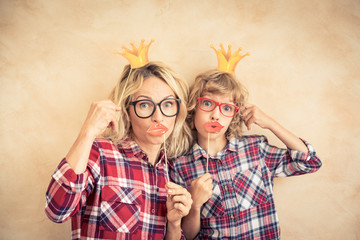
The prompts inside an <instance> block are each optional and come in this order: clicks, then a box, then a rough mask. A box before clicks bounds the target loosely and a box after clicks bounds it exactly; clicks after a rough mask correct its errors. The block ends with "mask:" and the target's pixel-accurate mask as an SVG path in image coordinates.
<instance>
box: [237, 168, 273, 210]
mask: <svg viewBox="0 0 360 240" xmlns="http://www.w3.org/2000/svg"><path fill="white" fill-rule="evenodd" d="M233 182H234V188H235V194H236V198H237V201H238V204H239V206H240V211H243V210H246V209H249V208H252V207H255V206H257V205H258V204H262V203H265V202H267V193H266V188H265V185H264V181H263V176H262V172H261V167H260V165H257V166H253V167H252V168H250V169H247V170H245V171H244V172H239V173H237V174H236V175H235V177H234V179H233Z"/></svg>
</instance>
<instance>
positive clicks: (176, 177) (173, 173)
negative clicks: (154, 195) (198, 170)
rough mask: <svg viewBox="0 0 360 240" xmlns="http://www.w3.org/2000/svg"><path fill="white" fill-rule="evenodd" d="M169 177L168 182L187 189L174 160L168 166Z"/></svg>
mask: <svg viewBox="0 0 360 240" xmlns="http://www.w3.org/2000/svg"><path fill="white" fill-rule="evenodd" d="M169 175H170V176H169V177H170V180H171V181H172V182H174V183H176V184H178V185H180V186H182V187H184V188H187V184H186V181H184V179H183V178H182V177H181V176H180V174H179V172H178V171H177V163H176V159H172V161H171V164H169Z"/></svg>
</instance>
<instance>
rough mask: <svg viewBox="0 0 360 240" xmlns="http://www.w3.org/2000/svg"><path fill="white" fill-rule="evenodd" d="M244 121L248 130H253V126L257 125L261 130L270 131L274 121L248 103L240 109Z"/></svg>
mask: <svg viewBox="0 0 360 240" xmlns="http://www.w3.org/2000/svg"><path fill="white" fill-rule="evenodd" d="M240 111H241V114H242V115H241V116H242V119H243V120H244V123H245V125H246V127H247V129H248V130H251V124H253V123H255V124H256V125H258V126H259V127H261V128H265V129H269V128H270V127H271V125H272V124H273V123H274V120H273V119H272V118H271V117H269V116H268V115H266V114H265V113H264V112H263V111H261V110H260V108H258V107H257V106H255V105H252V104H248V103H246V104H245V105H244V106H243V107H241V108H240Z"/></svg>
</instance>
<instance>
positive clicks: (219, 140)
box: [198, 133, 227, 156]
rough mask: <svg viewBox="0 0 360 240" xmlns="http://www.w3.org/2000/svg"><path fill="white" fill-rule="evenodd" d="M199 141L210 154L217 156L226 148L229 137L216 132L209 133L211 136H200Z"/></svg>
mask: <svg viewBox="0 0 360 240" xmlns="http://www.w3.org/2000/svg"><path fill="white" fill-rule="evenodd" d="M208 137H209V140H208ZM198 143H199V145H200V147H202V148H203V149H204V150H205V151H206V152H207V153H208V154H210V155H212V156H216V155H217V154H218V152H221V151H222V150H223V149H224V148H225V146H226V144H227V139H226V138H225V136H224V135H223V136H217V135H216V133H209V136H206V137H202V136H198ZM208 148H209V149H208Z"/></svg>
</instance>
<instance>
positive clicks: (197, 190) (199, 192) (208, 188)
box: [190, 173, 213, 209]
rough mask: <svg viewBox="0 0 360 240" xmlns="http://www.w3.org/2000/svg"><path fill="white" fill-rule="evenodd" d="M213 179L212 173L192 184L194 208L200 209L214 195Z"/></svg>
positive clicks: (191, 191)
mask: <svg viewBox="0 0 360 240" xmlns="http://www.w3.org/2000/svg"><path fill="white" fill-rule="evenodd" d="M212 189H213V184H212V178H211V175H210V173H205V174H204V175H202V176H201V177H199V178H197V179H195V180H194V181H192V182H191V186H190V193H191V197H192V199H193V207H194V208H197V209H199V208H200V207H201V206H202V205H203V204H204V203H205V202H206V201H207V200H209V198H210V197H211V195H212Z"/></svg>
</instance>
